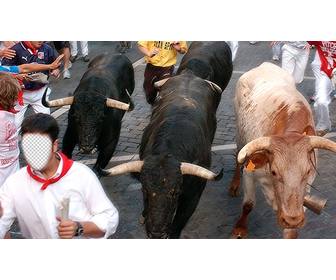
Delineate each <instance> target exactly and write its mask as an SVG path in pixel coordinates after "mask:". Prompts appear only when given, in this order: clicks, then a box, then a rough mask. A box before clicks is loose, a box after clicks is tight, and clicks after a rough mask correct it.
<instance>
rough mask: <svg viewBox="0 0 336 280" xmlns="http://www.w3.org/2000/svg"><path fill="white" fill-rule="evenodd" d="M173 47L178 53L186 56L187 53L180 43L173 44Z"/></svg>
mask: <svg viewBox="0 0 336 280" xmlns="http://www.w3.org/2000/svg"><path fill="white" fill-rule="evenodd" d="M171 45H172V46H173V48H174V49H175V50H176V51H178V52H179V53H181V54H184V53H185V50H184V49H182V47H181V44H180V42H179V41H174V42H172V43H171Z"/></svg>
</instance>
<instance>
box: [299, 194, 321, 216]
mask: <svg viewBox="0 0 336 280" xmlns="http://www.w3.org/2000/svg"><path fill="white" fill-rule="evenodd" d="M326 204H327V199H325V198H320V197H318V196H316V195H311V194H307V195H305V197H304V201H303V205H304V206H306V207H307V208H308V209H309V210H311V211H313V212H314V213H316V214H318V215H320V214H321V212H322V210H323V208H324V207H325V206H326Z"/></svg>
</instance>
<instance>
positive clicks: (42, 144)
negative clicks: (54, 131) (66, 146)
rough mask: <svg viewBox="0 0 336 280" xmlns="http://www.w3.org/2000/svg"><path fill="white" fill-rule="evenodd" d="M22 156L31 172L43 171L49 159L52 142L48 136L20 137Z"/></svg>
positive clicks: (30, 134) (36, 134)
mask: <svg viewBox="0 0 336 280" xmlns="http://www.w3.org/2000/svg"><path fill="white" fill-rule="evenodd" d="M22 150H23V155H24V157H25V159H26V161H27V163H28V164H29V166H30V167H31V168H32V169H33V170H38V171H41V170H43V169H44V168H45V167H46V166H47V164H48V161H49V159H50V157H51V153H52V141H51V139H50V138H49V136H48V135H44V134H38V133H27V134H25V135H24V136H23V137H22Z"/></svg>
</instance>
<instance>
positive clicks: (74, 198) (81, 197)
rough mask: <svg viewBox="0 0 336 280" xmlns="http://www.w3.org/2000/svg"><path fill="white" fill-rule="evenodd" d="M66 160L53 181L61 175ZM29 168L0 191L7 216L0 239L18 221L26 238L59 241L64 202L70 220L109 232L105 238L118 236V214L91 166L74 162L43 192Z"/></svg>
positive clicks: (0, 226)
mask: <svg viewBox="0 0 336 280" xmlns="http://www.w3.org/2000/svg"><path fill="white" fill-rule="evenodd" d="M62 167H63V162H62V159H61V161H60V164H59V166H58V169H57V171H56V173H55V175H54V176H53V177H58V176H59V175H60V174H61V171H62ZM41 186H42V183H39V182H37V181H36V180H34V179H33V178H32V177H31V176H30V175H29V174H28V172H27V167H24V168H21V169H20V171H18V172H16V173H15V174H13V175H11V176H10V177H9V178H8V179H7V180H6V181H5V183H4V184H3V186H2V187H1V188H0V201H1V203H2V207H3V211H4V214H3V216H2V217H1V218H0V238H3V237H4V236H5V234H6V232H7V231H8V230H9V229H10V226H11V225H12V223H13V222H14V219H15V218H17V219H18V222H19V225H20V229H21V232H22V235H23V236H24V237H25V238H59V236H58V231H57V226H58V221H57V220H56V216H60V207H61V201H62V200H63V199H64V198H67V197H69V198H70V207H69V219H71V220H73V221H79V222H80V221H90V222H93V223H95V224H96V225H97V226H98V228H100V229H101V230H102V231H104V232H105V236H104V237H105V238H107V237H108V236H110V235H112V234H113V233H115V231H116V229H117V226H118V222H119V215H118V210H117V209H116V208H115V207H114V206H113V204H112V202H111V201H110V200H109V199H108V197H107V196H106V194H105V192H104V190H103V188H102V186H101V184H100V182H99V180H98V178H97V177H96V175H95V174H94V173H93V172H92V171H91V169H89V168H88V167H87V166H85V165H83V164H81V163H77V162H74V163H73V165H72V167H71V168H70V170H69V171H68V173H67V174H66V175H65V176H64V177H63V178H61V179H60V180H59V181H58V182H56V183H54V184H51V185H49V186H48V187H47V188H46V189H45V190H43V191H42V190H41Z"/></svg>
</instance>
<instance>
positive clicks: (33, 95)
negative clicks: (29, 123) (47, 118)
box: [15, 86, 51, 131]
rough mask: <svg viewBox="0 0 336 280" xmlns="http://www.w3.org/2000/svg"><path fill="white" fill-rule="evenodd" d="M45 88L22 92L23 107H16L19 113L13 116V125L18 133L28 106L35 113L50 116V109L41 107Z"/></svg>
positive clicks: (48, 93)
mask: <svg viewBox="0 0 336 280" xmlns="http://www.w3.org/2000/svg"><path fill="white" fill-rule="evenodd" d="M46 88H47V86H44V87H43V88H41V89H39V90H35V91H28V90H24V91H23V106H19V105H18V106H16V107H15V109H16V110H18V111H19V112H18V113H16V114H15V124H16V127H17V129H18V130H19V131H20V129H21V124H22V122H23V119H24V115H25V113H26V111H27V108H28V105H31V106H32V108H33V110H34V112H35V113H44V114H50V109H49V108H47V107H44V106H43V105H42V102H41V101H42V96H43V93H44V91H45V89H46ZM50 92H51V90H50V88H49V89H48V92H47V98H48V96H49V95H50Z"/></svg>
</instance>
